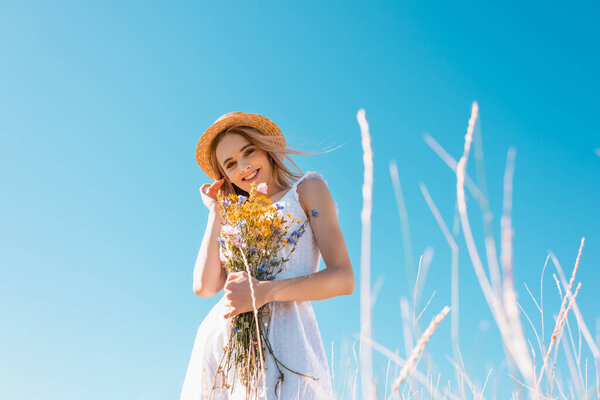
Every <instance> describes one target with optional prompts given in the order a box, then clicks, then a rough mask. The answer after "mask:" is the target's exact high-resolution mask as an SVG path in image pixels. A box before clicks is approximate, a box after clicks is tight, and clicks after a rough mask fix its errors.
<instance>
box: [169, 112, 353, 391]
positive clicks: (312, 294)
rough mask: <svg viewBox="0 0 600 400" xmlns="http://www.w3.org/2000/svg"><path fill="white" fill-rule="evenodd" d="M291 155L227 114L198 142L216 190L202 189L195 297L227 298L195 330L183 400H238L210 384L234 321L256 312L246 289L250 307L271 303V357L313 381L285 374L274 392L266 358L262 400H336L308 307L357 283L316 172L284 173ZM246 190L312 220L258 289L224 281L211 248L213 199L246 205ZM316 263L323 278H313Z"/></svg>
mask: <svg viewBox="0 0 600 400" xmlns="http://www.w3.org/2000/svg"><path fill="white" fill-rule="evenodd" d="M288 154H303V153H300V152H297V151H292V150H290V149H288V148H286V145H285V139H284V137H283V134H282V133H281V130H280V129H279V128H278V127H277V125H275V124H274V123H273V122H272V121H271V120H269V119H268V118H266V117H263V116H261V115H257V114H248V113H241V112H233V113H228V114H225V115H223V116H222V117H220V118H219V119H218V120H217V121H215V123H214V124H213V125H211V126H210V127H209V128H208V129H207V130H206V131H205V132H204V133H203V134H202V137H201V138H200V141H199V142H198V146H197V149H196V160H197V162H198V164H199V165H200V167H201V168H202V170H203V171H204V172H206V174H207V175H208V176H209V177H210V178H211V179H213V180H214V182H213V183H212V184H210V183H207V184H204V185H203V186H202V187H201V188H200V191H201V194H202V200H203V202H204V204H205V206H206V207H207V208H208V210H209V216H208V224H207V227H206V231H205V234H204V238H203V240H202V244H201V246H200V251H199V253H198V258H197V260H196V265H195V267H194V292H195V293H196V294H197V295H198V296H202V297H208V296H213V295H215V294H217V293H219V292H220V291H221V290H223V289H224V296H223V297H222V298H221V300H220V301H219V302H218V303H217V304H216V305H215V306H214V307H213V309H212V310H211V311H210V312H209V314H208V315H207V316H206V317H205V319H204V320H203V321H202V323H201V324H200V327H199V328H198V333H197V335H196V340H195V342H194V347H193V350H192V355H191V358H190V362H189V365H188V370H187V373H186V377H185V381H184V384H183V388H182V392H181V400H200V399H205V398H211V399H237V398H240V399H242V398H245V396H246V392H245V388H244V386H243V385H241V384H237V385H234V388H233V390H231V389H226V388H221V387H214V386H220V385H215V384H214V383H215V374H216V369H217V366H218V364H219V360H221V357H222V355H223V346H224V345H225V344H226V342H227V339H228V335H229V330H230V327H231V318H232V317H234V316H236V315H238V314H241V313H245V312H248V311H252V310H253V307H252V298H251V293H250V283H251V284H253V287H254V288H255V296H256V307H257V308H260V307H261V306H263V305H265V304H267V303H270V310H271V311H270V312H271V319H270V325H269V326H270V328H269V332H268V337H269V341H270V343H271V346H272V348H273V353H274V354H275V355H276V356H277V358H278V359H279V360H280V361H282V363H283V364H284V365H286V366H287V367H289V368H290V369H292V370H295V371H299V372H301V373H302V374H304V375H308V376H310V377H306V376H302V375H299V374H295V373H291V372H287V371H286V372H285V380H284V381H283V383H282V384H280V385H277V381H278V378H279V374H278V371H277V369H276V368H275V365H274V361H273V360H272V357H270V355H269V354H266V355H265V357H266V368H265V370H266V385H265V384H264V382H263V387H264V388H266V393H265V392H262V391H261V394H260V398H261V399H275V398H280V399H296V398H299V399H332V398H333V390H332V386H331V380H330V375H329V369H328V365H327V357H326V354H325V350H324V347H323V341H322V339H321V336H320V332H319V328H318V325H317V321H316V319H315V315H314V312H313V309H312V305H311V304H310V302H309V301H312V300H323V299H328V298H332V297H335V296H340V295H349V294H351V293H352V292H353V290H354V274H353V271H352V265H351V263H350V258H349V256H348V251H347V248H346V244H345V241H344V237H343V235H342V232H341V230H340V227H339V224H338V220H337V212H336V206H335V203H334V201H333V199H332V197H331V195H330V193H329V190H328V189H327V186H326V183H325V181H324V180H323V179H322V177H321V176H320V175H318V174H316V173H314V172H307V173H305V174H304V175H302V176H299V175H297V174H294V173H293V172H291V171H290V170H289V168H288V167H287V166H286V165H285V164H284V160H286V159H287V160H289V161H290V162H292V164H293V165H294V166H295V164H294V163H293V161H291V159H290V158H289V156H288ZM253 183H257V184H258V183H266V184H267V193H266V196H267V197H268V198H269V199H270V200H271V201H272V202H273V203H276V204H278V205H280V206H281V207H283V212H284V213H291V214H292V216H293V217H294V218H300V219H301V220H302V221H304V220H306V219H307V215H309V214H308V213H309V212H310V210H317V213H315V214H317V215H316V216H315V217H312V218H311V219H310V223H309V224H308V225H307V227H306V232H305V234H304V235H303V237H302V238H301V239H300V240H299V241H298V244H297V247H296V249H295V251H294V253H292V254H291V255H290V258H289V261H288V262H287V263H286V264H285V267H284V269H283V271H281V272H280V273H279V274H278V275H277V276H276V278H275V280H272V281H258V280H256V279H255V278H254V277H252V276H248V274H247V273H246V272H240V273H229V274H228V272H227V271H226V269H225V268H223V264H224V262H223V255H222V254H220V247H219V245H218V241H217V239H218V237H219V235H220V232H221V226H222V225H221V217H220V216H219V213H218V211H217V200H216V195H217V193H218V192H219V191H220V192H221V193H224V194H230V193H237V194H243V195H247V194H248V192H250V188H251V186H252V184H253ZM313 215H314V214H313ZM282 251H284V250H282ZM319 254H321V255H322V257H323V260H324V261H325V264H326V268H325V269H323V270H321V271H318V272H317V270H318V265H319ZM283 256H286V255H285V254H284V255H283ZM249 281H250V282H249ZM311 377H312V378H311ZM313 378H314V379H313ZM276 386H278V387H276ZM276 389H277V391H276Z"/></svg>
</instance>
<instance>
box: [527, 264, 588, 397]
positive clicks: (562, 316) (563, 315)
mask: <svg viewBox="0 0 600 400" xmlns="http://www.w3.org/2000/svg"><path fill="white" fill-rule="evenodd" d="M575 272H576V269H574V270H573V273H575ZM574 276H575V274H573V276H572V277H574ZM571 281H572V280H571ZM571 283H572V282H571ZM579 288H581V282H580V283H579V284H578V285H577V288H576V289H575V293H574V294H573V295H572V296H571V295H570V293H571V292H570V289H571V288H568V289H569V290H568V292H567V293H565V296H564V298H563V302H562V304H561V306H560V311H559V313H558V317H557V318H556V324H555V325H554V331H553V332H552V336H551V337H550V344H549V345H548V350H546V355H545V356H544V362H543V363H542V369H541V370H540V373H539V375H538V381H537V382H536V385H535V395H537V391H538V388H539V386H540V383H541V382H542V377H543V373H544V369H545V368H546V365H547V364H548V359H549V358H550V354H551V353H552V349H553V347H554V345H555V344H556V341H557V340H558V337H559V335H560V333H561V332H562V329H563V327H564V325H565V321H566V320H567V316H568V313H569V311H570V310H571V306H572V305H573V302H574V301H575V298H576V297H577V294H578V293H579ZM569 297H570V301H569V303H568V305H566V301H567V299H568V298H569ZM565 306H566V307H565ZM534 398H535V397H534Z"/></svg>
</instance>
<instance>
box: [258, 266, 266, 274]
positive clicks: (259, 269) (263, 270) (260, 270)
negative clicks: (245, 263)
mask: <svg viewBox="0 0 600 400" xmlns="http://www.w3.org/2000/svg"><path fill="white" fill-rule="evenodd" d="M258 272H260V273H261V274H264V273H265V272H267V270H266V269H264V268H263V267H259V268H258Z"/></svg>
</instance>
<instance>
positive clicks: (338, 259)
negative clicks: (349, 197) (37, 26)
mask: <svg viewBox="0 0 600 400" xmlns="http://www.w3.org/2000/svg"><path fill="white" fill-rule="evenodd" d="M298 195H299V197H300V203H301V204H302V207H303V208H304V210H305V212H307V214H308V213H309V212H310V210H312V209H315V210H317V212H318V215H317V216H315V217H311V220H310V226H311V229H312V231H313V234H314V237H315V240H316V242H317V246H318V247H319V250H320V251H321V255H322V256H323V261H325V265H326V268H325V269H323V270H322V271H318V272H315V273H313V274H309V275H305V276H299V277H296V278H290V279H282V280H274V281H258V280H256V279H254V278H250V279H251V280H252V283H253V284H254V286H255V293H256V306H257V308H259V307H261V306H263V305H264V304H266V303H268V302H271V301H305V300H306V301H311V300H324V299H328V298H331V297H336V296H341V295H348V294H352V292H353V291H354V272H353V270H352V264H351V262H350V256H349V255H348V250H347V248H346V242H345V240H344V236H343V235H342V231H341V229H340V226H339V223H338V220H337V215H336V212H335V204H334V202H333V199H332V197H331V194H330V193H329V190H328V189H327V185H325V183H324V182H323V181H321V180H320V179H316V178H306V179H305V180H304V181H302V182H301V183H300V184H299V185H298ZM300 240H302V238H300ZM248 279H249V278H248V274H247V273H246V272H238V273H234V274H230V275H229V277H228V279H227V283H226V286H225V298H226V299H227V300H228V303H227V304H226V305H227V306H228V307H229V310H228V311H227V312H226V314H225V318H229V317H232V316H234V315H237V314H240V313H243V312H247V311H251V310H252V302H251V296H250V288H249V283H248Z"/></svg>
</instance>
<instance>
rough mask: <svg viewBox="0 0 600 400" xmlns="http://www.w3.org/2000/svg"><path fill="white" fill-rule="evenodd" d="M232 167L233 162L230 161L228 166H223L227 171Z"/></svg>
mask: <svg viewBox="0 0 600 400" xmlns="http://www.w3.org/2000/svg"><path fill="white" fill-rule="evenodd" d="M234 165H235V161H232V162H230V163H229V164H227V165H226V166H225V168H227V169H229V168H231V167H233V166H234Z"/></svg>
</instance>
